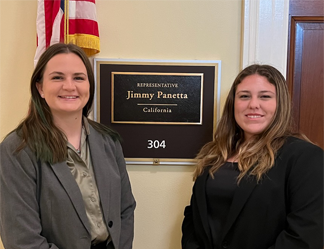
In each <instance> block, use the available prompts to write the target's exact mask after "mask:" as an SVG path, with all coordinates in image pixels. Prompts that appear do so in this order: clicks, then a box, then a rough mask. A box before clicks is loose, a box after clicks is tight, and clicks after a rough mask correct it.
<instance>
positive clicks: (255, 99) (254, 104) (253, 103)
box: [249, 96, 260, 109]
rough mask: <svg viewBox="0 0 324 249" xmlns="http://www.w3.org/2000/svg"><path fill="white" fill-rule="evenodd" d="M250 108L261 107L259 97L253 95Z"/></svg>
mask: <svg viewBox="0 0 324 249" xmlns="http://www.w3.org/2000/svg"><path fill="white" fill-rule="evenodd" d="M249 108H250V109H259V108H260V101H259V99H258V97H256V96H255V97H251V99H250V102H249Z"/></svg>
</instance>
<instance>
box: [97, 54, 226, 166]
mask: <svg viewBox="0 0 324 249" xmlns="http://www.w3.org/2000/svg"><path fill="white" fill-rule="evenodd" d="M116 72H119V73H120V72H122V73H125V74H127V73H130V74H134V73H135V74H136V73H138V74H144V75H145V74H146V73H147V74H148V75H149V74H154V75H159V74H161V75H164V74H167V75H176V74H188V75H191V74H203V82H202V88H203V91H202V96H201V98H202V100H201V108H202V110H201V115H202V123H201V124H187V125H185V128H184V131H182V130H183V129H181V128H179V127H184V126H182V125H177V124H172V123H171V124H170V123H168V122H167V123H165V124H163V123H158V122H157V123H154V122H153V123H152V122H136V123H127V122H126V123H123V122H122V123H118V122H117V123H113V122H111V121H112V105H113V104H112V101H113V99H114V96H112V95H113V94H114V92H113V90H112V81H113V80H112V74H113V73H116ZM94 75H95V96H94V112H93V118H94V120H95V121H98V122H102V123H103V124H105V125H107V126H109V127H111V128H112V129H114V130H116V131H117V132H119V133H120V134H121V136H122V147H123V150H124V156H125V161H126V164H127V165H179V166H182V165H183V166H186V165H195V164H196V161H195V160H194V157H195V154H196V153H198V151H199V149H200V148H201V146H203V145H204V144H205V143H206V142H208V141H211V140H212V139H213V134H214V131H215V128H216V124H217V121H218V120H219V116H220V87H221V61H220V60H135V59H109V58H94ZM102 106H105V107H106V106H107V107H106V108H105V109H104V108H103V107H102ZM182 132H183V133H182ZM139 134H141V135H140V136H139ZM188 134H190V136H188ZM134 137H135V139H134ZM164 137H166V139H163V138H164ZM188 137H190V139H189V140H190V141H188ZM184 138H185V139H184ZM183 140H185V141H183ZM149 141H152V144H153V143H154V147H152V148H150V149H149V148H148V147H149V146H148V142H149ZM162 141H164V143H165V144H166V146H165V148H163V147H160V146H159V147H157V148H156V147H155V144H156V142H157V144H158V145H160V143H161V142H162ZM170 141H171V142H170ZM146 142H147V143H146ZM170 143H171V144H170ZM170 145H171V146H170ZM145 146H147V147H146V148H144V147H145ZM133 148H135V149H133ZM175 151H177V152H178V153H177V152H175Z"/></svg>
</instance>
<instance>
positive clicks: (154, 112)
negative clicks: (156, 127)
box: [111, 72, 203, 125]
mask: <svg viewBox="0 0 324 249" xmlns="http://www.w3.org/2000/svg"><path fill="white" fill-rule="evenodd" d="M202 90H203V74H194V73H191V74H190V73H173V74H169V73H134V72H112V98H111V99H112V110H111V112H112V120H111V122H112V123H128V124H136V123H141V124H180V125H188V124H201V122H202V112H201V109H202Z"/></svg>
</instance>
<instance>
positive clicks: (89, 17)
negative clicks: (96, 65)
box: [34, 0, 100, 64]
mask: <svg viewBox="0 0 324 249" xmlns="http://www.w3.org/2000/svg"><path fill="white" fill-rule="evenodd" d="M36 31H37V49H36V53H35V59H34V62H35V64H36V63H37V61H38V59H39V57H40V56H41V54H42V53H43V52H44V51H45V50H46V48H47V47H48V46H50V45H52V44H54V43H58V42H64V43H74V44H76V45H78V46H79V47H82V48H83V49H84V51H85V52H86V53H87V55H88V56H92V55H94V54H96V53H99V51H100V40H99V29H98V23H97V14H96V2H95V0H38V7H37V18H36Z"/></svg>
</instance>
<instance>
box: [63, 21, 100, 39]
mask: <svg viewBox="0 0 324 249" xmlns="http://www.w3.org/2000/svg"><path fill="white" fill-rule="evenodd" d="M80 33H83V34H88V35H95V36H99V29H98V23H97V22H96V21H92V20H88V19H73V20H71V19H70V20H69V34H70V35H73V34H80Z"/></svg>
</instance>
